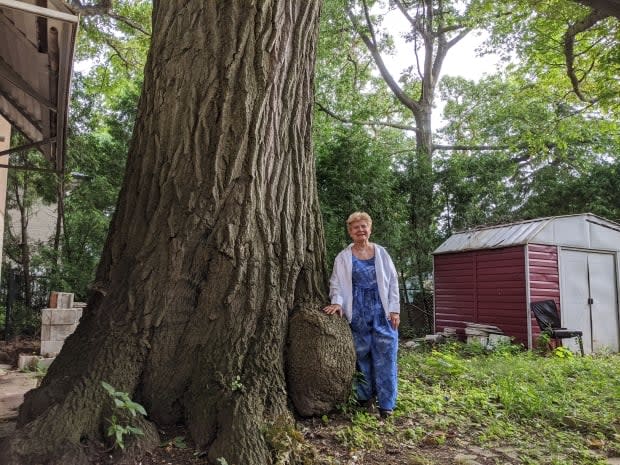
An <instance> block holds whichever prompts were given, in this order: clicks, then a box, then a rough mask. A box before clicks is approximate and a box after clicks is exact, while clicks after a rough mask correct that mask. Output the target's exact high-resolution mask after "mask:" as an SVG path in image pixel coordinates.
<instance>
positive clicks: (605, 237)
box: [586, 217, 620, 250]
mask: <svg viewBox="0 0 620 465" xmlns="http://www.w3.org/2000/svg"><path fill="white" fill-rule="evenodd" d="M586 221H587V223H588V225H589V228H590V248H592V249H602V250H620V226H619V225H617V224H614V223H610V222H608V221H604V220H603V219H602V218H596V217H594V218H591V219H587V220H586Z"/></svg>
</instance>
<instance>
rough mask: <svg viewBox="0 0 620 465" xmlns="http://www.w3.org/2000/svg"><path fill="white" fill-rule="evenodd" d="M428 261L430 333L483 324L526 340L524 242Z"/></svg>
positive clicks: (452, 254) (519, 339) (438, 256)
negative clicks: (432, 324)
mask: <svg viewBox="0 0 620 465" xmlns="http://www.w3.org/2000/svg"><path fill="white" fill-rule="evenodd" d="M434 264H435V331H442V330H443V328H445V327H456V328H457V329H459V328H461V329H462V328H464V327H465V323H466V322H474V323H485V324H491V325H495V326H498V327H499V328H501V329H502V331H504V333H505V334H507V335H509V336H512V337H514V338H515V341H516V342H520V343H523V344H527V302H526V287H525V282H526V273H525V247H524V246H521V245H519V246H512V247H505V248H500V249H487V250H475V251H469V252H460V253H450V254H440V255H435V257H434Z"/></svg>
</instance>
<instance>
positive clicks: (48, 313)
mask: <svg viewBox="0 0 620 465" xmlns="http://www.w3.org/2000/svg"><path fill="white" fill-rule="evenodd" d="M53 311H54V309H53V308H44V309H43V310H41V324H43V325H51V324H52V312H53Z"/></svg>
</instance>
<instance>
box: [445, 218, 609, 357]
mask: <svg viewBox="0 0 620 465" xmlns="http://www.w3.org/2000/svg"><path fill="white" fill-rule="evenodd" d="M433 255H434V287H435V331H442V330H443V329H444V328H446V327H452V328H457V330H462V329H463V328H464V327H465V325H466V323H467V322H474V323H485V324H491V325H495V326H498V327H499V328H501V329H502V330H503V332H504V333H505V334H507V335H509V336H513V337H514V338H515V340H516V341H517V342H521V343H523V344H525V345H526V346H527V347H529V348H531V347H533V345H534V343H535V340H536V337H537V335H538V334H539V333H540V330H539V328H538V325H537V323H536V320H535V319H534V316H533V315H532V314H531V311H530V306H529V302H532V301H536V300H545V299H554V300H555V302H556V304H557V306H558V308H559V311H560V316H561V320H562V325H563V326H565V327H568V328H571V329H578V330H581V331H583V333H584V335H583V342H584V348H585V351H586V352H587V353H591V352H597V351H600V350H611V351H614V352H617V351H618V350H619V339H620V337H619V334H620V328H619V321H620V316H619V311H618V307H619V306H618V295H619V289H620V279H619V276H620V273H619V269H620V261H619V260H620V225H619V224H617V223H614V222H612V221H609V220H606V219H604V218H601V217H598V216H596V215H593V214H591V213H585V214H581V215H567V216H556V217H550V218H539V219H535V220H530V221H524V222H520V223H512V224H504V225H499V226H493V227H488V228H480V229H475V230H471V231H465V232H461V233H457V234H454V235H452V236H451V237H449V238H448V239H447V240H446V241H445V242H444V243H443V244H441V246H439V247H438V248H437V249H436V250H435V251H434V252H433ZM565 345H567V346H569V347H570V348H572V349H574V350H576V348H577V345H576V343H575V341H572V340H569V342H566V341H565Z"/></svg>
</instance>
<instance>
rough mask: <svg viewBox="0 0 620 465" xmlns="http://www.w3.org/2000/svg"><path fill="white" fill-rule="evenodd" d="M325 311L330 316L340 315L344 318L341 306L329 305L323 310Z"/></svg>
mask: <svg viewBox="0 0 620 465" xmlns="http://www.w3.org/2000/svg"><path fill="white" fill-rule="evenodd" d="M323 311H324V312H325V313H327V314H328V315H333V314H334V313H337V314H338V315H340V316H342V307H341V306H340V305H339V304H331V305H328V306H327V307H325V308H324V309H323Z"/></svg>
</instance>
